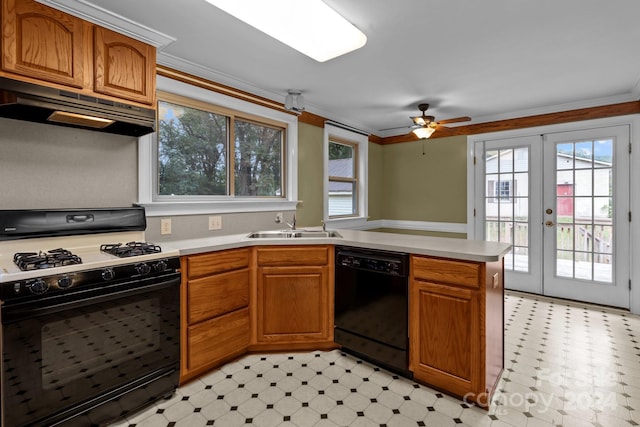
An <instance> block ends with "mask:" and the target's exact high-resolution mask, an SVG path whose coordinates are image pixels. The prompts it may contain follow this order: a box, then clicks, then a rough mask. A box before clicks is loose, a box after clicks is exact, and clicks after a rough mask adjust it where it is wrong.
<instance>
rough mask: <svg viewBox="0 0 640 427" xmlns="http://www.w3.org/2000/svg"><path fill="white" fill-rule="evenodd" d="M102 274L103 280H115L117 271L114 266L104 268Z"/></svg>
mask: <svg viewBox="0 0 640 427" xmlns="http://www.w3.org/2000/svg"><path fill="white" fill-rule="evenodd" d="M101 276H102V279H103V280H113V279H114V278H115V277H116V272H115V271H113V268H105V269H104V270H102V274H101Z"/></svg>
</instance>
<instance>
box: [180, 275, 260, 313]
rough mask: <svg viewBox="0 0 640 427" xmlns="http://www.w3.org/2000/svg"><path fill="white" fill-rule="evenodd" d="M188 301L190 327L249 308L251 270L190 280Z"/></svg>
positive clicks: (188, 283)
mask: <svg viewBox="0 0 640 427" xmlns="http://www.w3.org/2000/svg"><path fill="white" fill-rule="evenodd" d="M187 298H188V304H187V307H189V309H188V310H189V312H188V322H189V324H193V323H196V322H200V321H202V320H206V319H210V318H212V317H215V316H219V315H221V314H224V313H229V312H230V311H234V310H237V309H239V308H242V307H246V306H248V305H249V270H248V269H246V268H244V269H242V270H236V271H231V272H228V273H221V274H216V275H213V276H206V277H201V278H199V279H193V280H189V281H188V282H187Z"/></svg>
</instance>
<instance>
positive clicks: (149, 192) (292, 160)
mask: <svg viewBox="0 0 640 427" xmlns="http://www.w3.org/2000/svg"><path fill="white" fill-rule="evenodd" d="M156 85H157V90H158V92H159V93H162V95H166V94H169V96H172V95H173V96H175V97H176V98H182V99H184V98H186V99H188V100H190V101H191V102H193V103H194V104H196V105H197V104H198V103H204V104H205V105H207V106H213V107H215V111H214V112H216V113H222V114H225V115H227V114H229V113H231V114H233V115H234V116H235V117H238V118H240V119H242V120H248V121H253V122H258V123H262V124H265V125H277V126H278V127H284V136H283V153H282V154H283V164H282V174H283V176H284V179H283V193H284V196H283V197H280V196H273V197H246V196H242V197H235V196H229V195H226V196H205V197H198V196H161V197H158V194H157V188H158V187H157V167H158V164H157V152H158V150H157V148H158V145H157V134H156V133H155V132H154V133H152V134H149V135H145V136H143V137H141V138H139V139H138V204H139V205H141V206H144V207H145V210H146V213H147V215H148V216H150V217H153V216H165V215H194V214H210V213H232V212H233V213H235V212H238V213H239V212H264V211H283V210H295V209H296V205H297V203H298V201H297V197H298V185H297V184H298V183H297V177H298V168H297V166H298V160H297V159H298V117H297V116H295V115H292V114H289V113H285V112H282V111H278V110H274V109H272V108H268V107H264V106H262V105H258V104H254V103H251V102H247V101H244V100H241V99H238V98H235V97H232V96H228V95H224V94H222V93H218V92H214V91H211V90H207V89H204V88H202V87H198V86H195V85H191V84H188V83H185V82H182V81H178V80H174V79H170V78H167V77H163V76H157V82H156ZM167 101H168V102H172V101H170V100H167ZM173 102H175V101H173ZM194 108H198V107H194ZM229 126H230V130H231V127H232V126H234V124H233V122H231V123H230V125H229ZM231 136H232V137H233V133H232V134H231ZM229 143H230V144H234V143H235V142H234V140H233V139H230V141H229ZM227 154H230V153H229V152H228V153H227ZM232 166H233V165H232V163H230V164H229V168H231V167H232ZM227 173H228V174H231V175H233V170H231V169H229V170H228V171H227ZM227 185H233V182H231V179H228V182H227Z"/></svg>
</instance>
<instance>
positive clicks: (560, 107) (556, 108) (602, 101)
mask: <svg viewBox="0 0 640 427" xmlns="http://www.w3.org/2000/svg"><path fill="white" fill-rule="evenodd" d="M639 85H640V82H639V83H638V84H637V85H636V88H635V89H634V90H632V91H630V92H629V93H625V94H620V95H611V96H605V97H601V98H593V99H586V100H582V101H576V102H567V103H564V104H555V105H548V106H544V107H539V108H529V109H526V110H517V111H511V112H509V113H504V114H493V115H486V116H479V117H474V118H473V122H472V123H469V122H464V123H455V124H451V125H447V127H450V128H455V127H462V126H466V125H469V124H478V123H487V122H498V121H502V120H510V119H518V118H521V117H530V116H540V115H543V114H553V113H561V112H564V111H571V110H580V109H583V108H593V107H603V106H606V105H614V104H622V103H625V102H629V101H637V100H638V96H634V94H633V92H634V91H635V90H640V86H639Z"/></svg>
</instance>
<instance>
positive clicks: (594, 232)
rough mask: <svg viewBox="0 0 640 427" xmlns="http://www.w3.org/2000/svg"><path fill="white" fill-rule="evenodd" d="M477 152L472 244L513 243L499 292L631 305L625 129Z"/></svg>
mask: <svg viewBox="0 0 640 427" xmlns="http://www.w3.org/2000/svg"><path fill="white" fill-rule="evenodd" d="M474 150H475V155H476V158H480V159H482V162H476V179H475V194H476V203H475V204H476V221H475V227H476V237H477V238H482V239H485V240H492V241H502V242H507V243H510V244H511V245H512V250H511V251H510V253H509V254H508V255H507V256H506V257H505V287H506V288H508V289H514V290H520V291H524V292H532V293H537V294H542V295H548V296H556V297H561V298H568V299H574V300H580V301H585V302H593V303H598V304H605V305H611V306H616V307H623V308H628V307H629V278H630V274H629V262H630V261H629V259H630V258H629V252H630V250H629V248H630V244H629V233H630V224H629V185H630V184H629V176H630V175H629V161H630V155H629V126H626V125H620V126H609V127H600V128H594V129H587V130H580V131H568V132H556V133H548V134H543V135H531V136H521V137H517V138H507V139H494V140H487V141H481V142H476V143H475V147H474ZM478 166H479V167H478Z"/></svg>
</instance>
